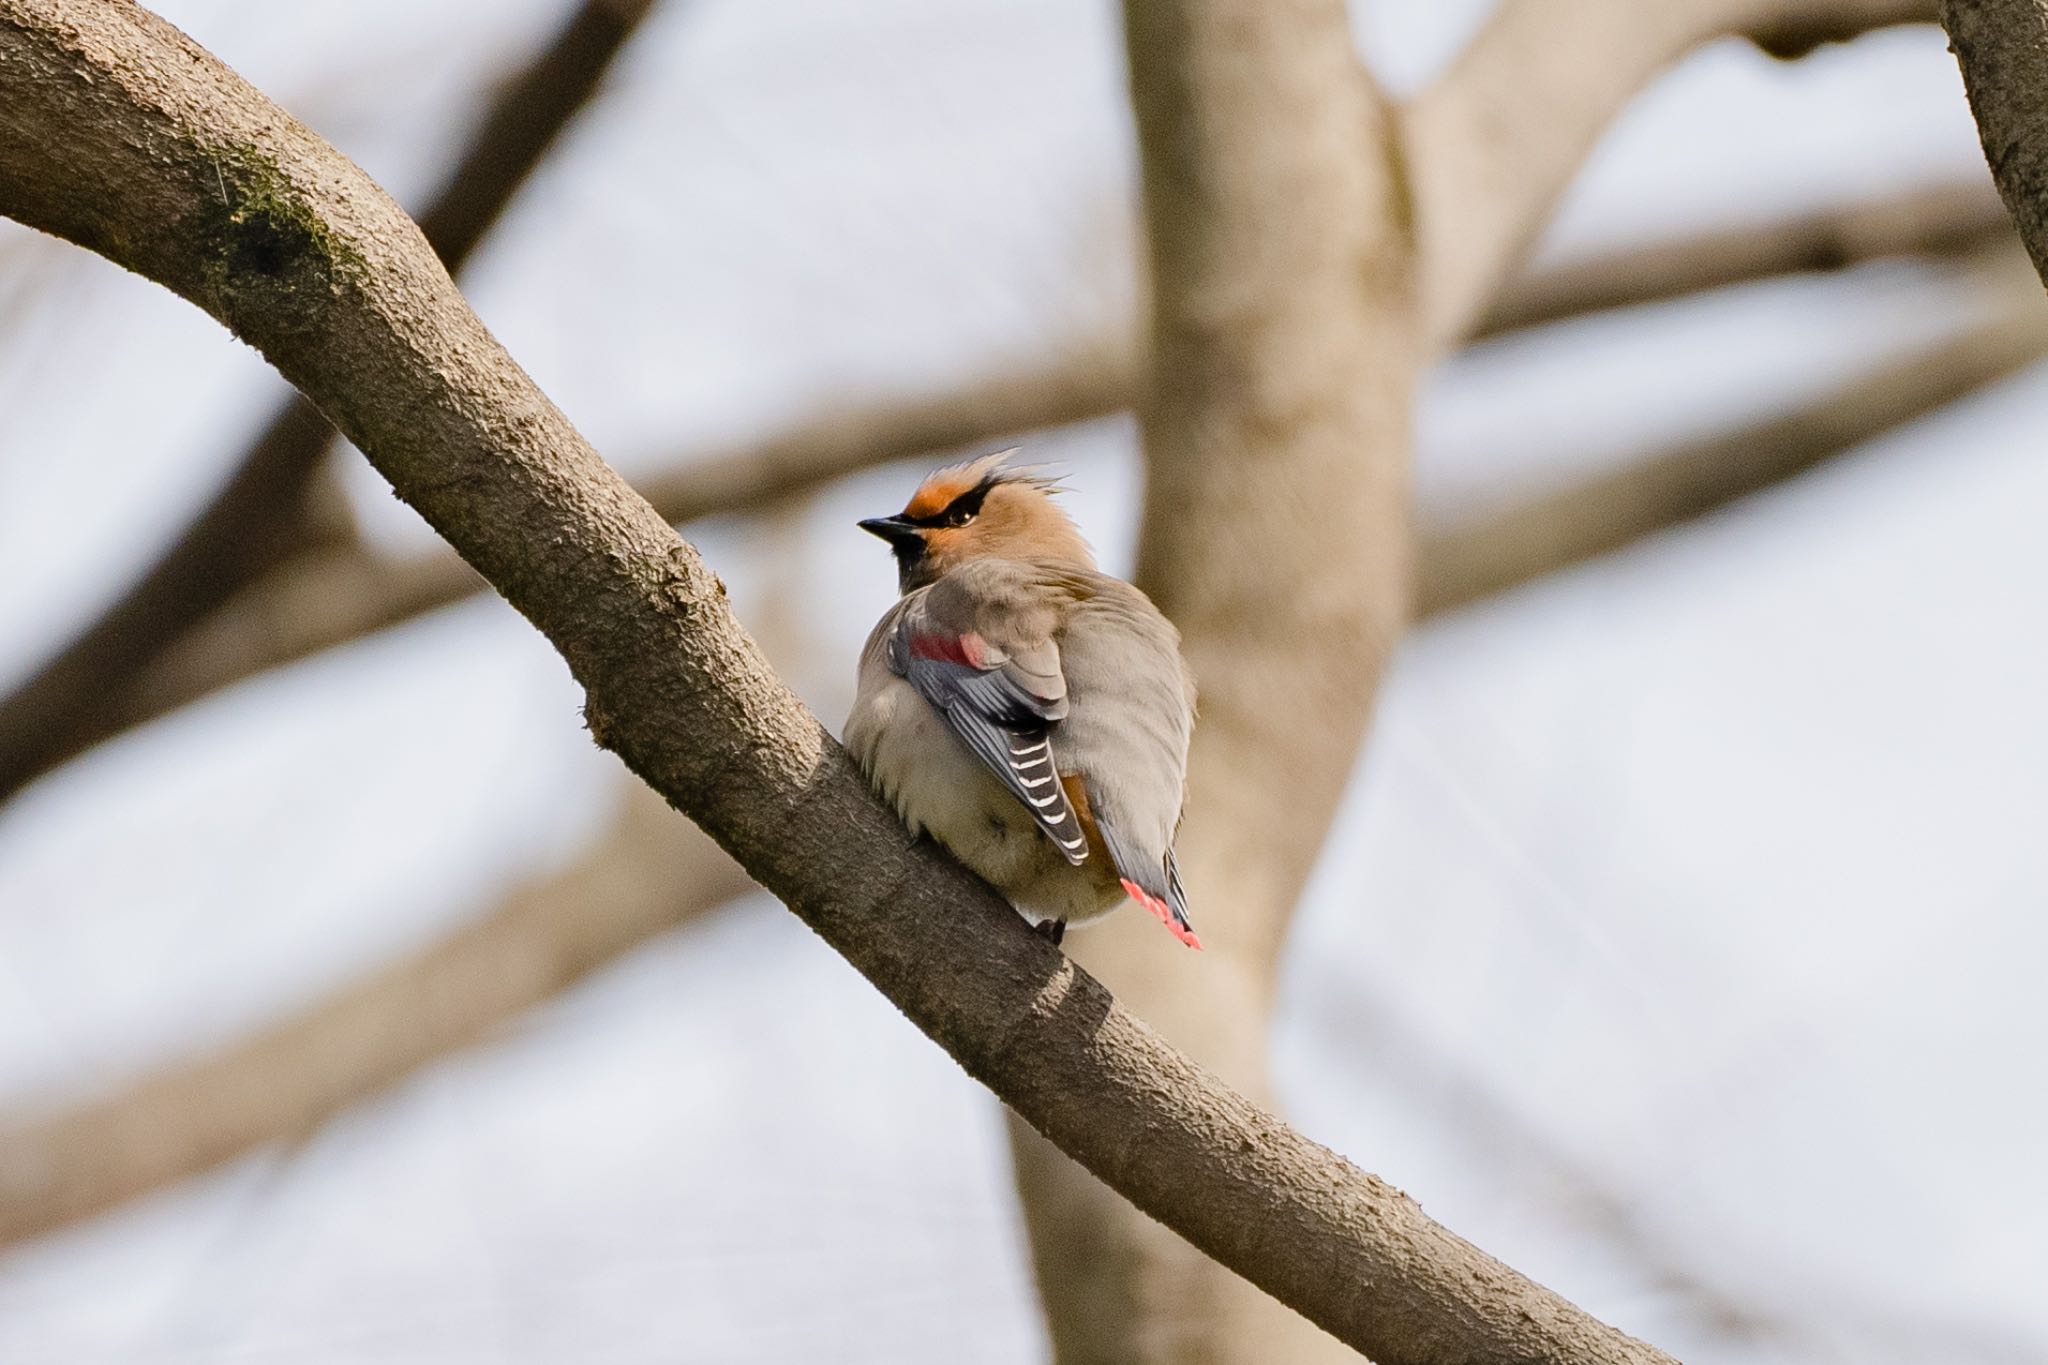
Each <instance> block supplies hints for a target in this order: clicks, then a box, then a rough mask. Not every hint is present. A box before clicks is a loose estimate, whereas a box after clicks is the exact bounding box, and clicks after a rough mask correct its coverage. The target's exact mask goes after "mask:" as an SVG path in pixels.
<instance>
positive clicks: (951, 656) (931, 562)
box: [846, 451, 1202, 948]
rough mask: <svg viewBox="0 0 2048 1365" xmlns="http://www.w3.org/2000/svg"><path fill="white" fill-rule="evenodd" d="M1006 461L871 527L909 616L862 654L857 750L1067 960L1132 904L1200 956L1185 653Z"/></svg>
mask: <svg viewBox="0 0 2048 1365" xmlns="http://www.w3.org/2000/svg"><path fill="white" fill-rule="evenodd" d="M1011 453H1012V452H1010V451H1003V452H1001V453H999V454H996V455H990V456H986V457H984V458H982V459H979V460H973V461H970V462H968V463H966V464H960V465H953V466H949V467H947V468H945V469H941V470H939V471H937V472H936V473H934V474H932V475H931V476H930V477H929V478H927V479H925V481H924V482H923V483H922V484H921V485H919V487H918V490H917V492H916V494H915V495H914V496H912V498H911V499H910V503H909V505H908V506H906V507H905V508H904V509H903V511H902V512H901V513H899V514H897V515H896V516H893V517H876V518H874V519H872V520H868V521H863V522H862V523H861V528H862V529H863V530H866V531H869V532H871V533H873V534H874V535H877V536H880V537H881V538H882V539H883V540H885V541H887V542H888V543H889V546H890V548H891V549H892V550H894V551H895V553H896V567H897V582H898V587H899V589H900V590H901V592H902V594H903V596H902V598H901V600H899V601H898V602H897V603H896V605H895V606H893V607H891V608H890V609H889V611H888V612H887V613H885V614H884V615H883V617H882V619H881V621H880V622H879V623H878V624H877V625H876V626H875V629H874V633H873V634H871V635H870V636H869V637H868V642H867V645H866V647H865V648H864V649H863V650H862V651H861V660H860V685H859V690H858V692H857V694H856V695H855V698H854V703H853V714H852V715H851V716H850V717H849V718H848V720H847V723H846V745H847V748H848V749H850V750H851V751H852V753H853V756H854V759H855V761H857V762H858V763H859V764H860V766H861V769H862V771H863V772H865V773H866V774H867V777H868V781H869V782H871V783H872V784H873V785H874V787H875V789H876V790H877V791H878V792H880V793H881V795H882V796H883V798H884V799H886V800H887V801H888V802H889V803H890V804H891V805H893V806H894V807H895V808H896V812H897V814H899V815H900V816H901V817H902V818H903V822H904V823H905V824H906V825H908V826H909V827H910V829H911V832H912V833H915V834H928V835H930V836H931V837H932V838H933V839H936V840H937V841H938V842H939V843H941V844H943V845H945V847H946V848H947V849H948V850H950V851H951V852H952V854H953V856H954V857H956V858H958V859H959V860H960V861H961V862H963V863H965V864H966V865H967V866H968V867H970V868H972V869H973V870H974V871H975V872H976V873H978V874H980V876H981V877H982V879H983V880H984V881H987V882H988V883H990V884H991V885H992V886H994V887H995V888H996V889H997V890H998V891H1001V892H1002V893H1003V894H1004V895H1005V896H1006V897H1008V898H1009V901H1010V903H1011V904H1012V905H1014V906H1016V907H1017V910H1018V912H1019V913H1020V914H1022V915H1023V916H1024V918H1025V919H1027V920H1029V921H1030V922H1031V923H1032V924H1033V925H1035V926H1037V927H1038V929H1039V931H1040V932H1041V933H1043V934H1045V935H1046V936H1047V937H1048V938H1050V939H1052V941H1053V942H1055V943H1057V942H1059V941H1060V939H1061V936H1062V935H1063V934H1064V933H1065V932H1066V926H1067V925H1069V924H1079V923H1083V922H1085V921H1087V920H1091V919H1094V918H1096V917H1098V916H1100V915H1103V914H1106V913H1108V912H1109V911H1110V910H1112V909H1114V908H1116V906H1118V905H1119V904H1121V903H1122V902H1123V901H1124V900H1125V899H1126V898H1128V899H1130V900H1134V901H1136V902H1137V903H1138V904H1140V905H1142V906H1144V907H1145V908H1146V909H1147V910H1149V911H1151V912H1152V914H1153V915H1155V916H1157V917H1158V919H1159V922H1160V923H1162V924H1164V925H1165V926H1166V927H1167V928H1168V929H1170V930H1172V931H1173V933H1174V935H1175V937H1177V938H1179V939H1180V941H1181V942H1183V943H1185V944H1187V945H1188V946H1189V947H1191V948H1199V947H1201V946H1202V944H1201V940H1200V939H1198V938H1196V937H1195V932H1194V927H1193V926H1192V925H1191V924H1190V923H1189V921H1188V912H1187V903H1186V897H1185V896H1184V894H1183V893H1182V891H1181V885H1180V875H1179V873H1178V872H1177V871H1176V870H1175V868H1174V863H1173V835H1174V830H1175V829H1176V827H1177V826H1178V825H1179V824H1180V812H1181V802H1182V798H1183V794H1184V789H1185V784H1186V776H1187V758H1188V737H1189V734H1190V733H1191V731H1192V730H1193V728H1194V718H1195V705H1194V703H1195V694H1194V683H1193V681H1192V679H1191V678H1190V677H1189V675H1188V671H1187V665H1186V664H1185V663H1183V662H1182V660H1181V657H1180V635H1179V633H1178V632H1177V631H1175V630H1174V628H1173V626H1172V625H1171V624H1170V623H1169V622H1168V621H1167V619H1166V618H1165V617H1164V616H1162V615H1161V614H1160V612H1159V609H1158V608H1157V607H1155V606H1153V605H1152V603H1151V600H1150V599H1149V598H1147V597H1146V596H1145V595H1144V594H1143V593H1141V592H1139V591H1138V590H1137V589H1136V588H1134V587H1132V586H1131V585H1130V584H1128V583H1125V582H1123V581H1121V580H1120V579H1116V578H1112V577H1110V576H1109V575H1107V574H1104V573H1101V572H1099V571H1097V569H1096V567H1095V561H1094V557H1093V556H1092V555H1091V554H1090V553H1089V550H1088V546H1087V544H1086V543H1085V542H1084V541H1083V540H1082V539H1081V535H1080V532H1079V531H1077V530H1076V529H1075V527H1074V523H1073V521H1072V520H1071V519H1070V518H1069V517H1068V516H1067V514H1066V512H1065V511H1064V510H1062V508H1061V507H1060V505H1059V504H1058V503H1057V502H1056V501H1054V499H1053V496H1052V494H1053V491H1054V488H1053V485H1052V483H1051V482H1050V481H1049V480H1047V479H1045V478H1043V477H1042V476H1040V475H1038V474H1035V473H1033V472H1031V471H1029V470H1020V469H1015V468H1011V467H1008V466H1006V465H1005V463H1004V461H1005V460H1006V458H1007V457H1008V456H1009V455H1010V454H1011Z"/></svg>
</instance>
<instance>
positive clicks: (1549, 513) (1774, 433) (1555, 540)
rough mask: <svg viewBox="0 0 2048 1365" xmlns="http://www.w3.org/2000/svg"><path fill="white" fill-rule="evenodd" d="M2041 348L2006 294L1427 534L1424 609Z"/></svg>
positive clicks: (1903, 417) (2039, 329) (1679, 512)
mask: <svg viewBox="0 0 2048 1365" xmlns="http://www.w3.org/2000/svg"><path fill="white" fill-rule="evenodd" d="M2044 356H2048V310H2044V309H2042V308H2041V307H2040V305H2039V302H2038V301H2037V300H2034V299H2024V300H2020V299H2012V298H2011V297H2010V296H2009V295H2008V302H2007V303H2006V304H2005V305H2004V307H2003V308H2002V309H2001V310H2000V311H1999V312H1997V313H1996V314H1995V315H1994V316H1993V317H1991V318H1989V319H1988V320H1986V321H1984V322H1982V323H1979V324H1977V325H1976V326H1974V327H1972V328H1970V329H1969V330H1967V331H1965V332H1964V333H1962V334H1961V335H1959V336H1956V337H1954V338H1952V339H1949V340H1946V341H1941V342H1937V343H1935V344H1933V345H1930V346H1926V347H1923V348H1922V349H1920V350H1917V351H1915V352H1914V353H1912V354H1911V355H1908V356H1905V357H1903V358H1901V359H1899V360H1896V361H1892V362H1889V363H1886V364H1882V365H1879V366H1877V367H1876V368H1874V369H1872V370H1871V371H1870V372H1869V373H1867V374H1864V375H1859V376H1858V377H1856V378H1855V379H1853V380H1851V381H1850V382H1848V383H1846V384H1844V385H1842V386H1841V387H1840V388H1838V389H1835V390H1833V391H1832V392H1830V393H1827V394H1825V395H1823V396H1822V397H1821V398H1820V399H1818V400H1817V401H1815V402H1812V403H1809V404H1807V405H1804V406H1802V407H1800V408H1799V409H1797V410H1796V411H1793V412H1790V413H1786V414H1784V415H1783V416H1776V417H1769V418H1766V419H1764V420H1762V421H1760V422H1756V423H1754V424H1752V425H1749V426H1744V427H1738V428H1736V429H1734V430H1732V431H1726V432H1717V433H1715V434H1713V435H1711V436H1707V437H1704V438H1701V439H1699V440H1694V441H1687V442H1682V443H1680V444H1679V445H1677V446H1675V447H1673V448H1672V449H1670V450H1667V451H1664V452H1663V453H1661V454H1655V455H1651V456H1649V457H1647V458H1643V459H1637V460H1631V461H1630V462H1629V463H1628V464H1626V465H1624V466H1622V467H1621V468H1619V469H1615V470H1612V471H1610V472H1606V473H1602V474H1596V475H1594V476H1592V477H1590V478H1587V479H1583V480H1579V481H1577V482H1574V483H1572V484H1569V485H1566V486H1564V487H1561V488H1558V489H1556V490H1554V491H1552V492H1549V493H1545V494H1540V495H1537V496H1535V497H1532V498H1529V499H1526V500H1524V501H1520V502H1517V503H1515V504H1514V505H1512V506H1510V507H1508V508H1505V509H1503V510H1502V511H1500V512H1497V513H1495V514H1494V515H1492V516H1487V517H1481V518H1479V519H1477V520H1474V521H1472V522H1469V523H1467V524H1464V525H1457V526H1451V527H1446V528H1444V529H1442V530H1440V531H1438V532H1437V533H1436V534H1434V535H1431V536H1429V537H1427V538H1425V540H1424V541H1423V554H1422V563H1423V571H1422V601H1421V610H1422V611H1424V612H1425V613H1434V612H1441V611H1448V610H1451V609H1453V608H1455V607H1460V606H1463V605H1465V604H1467V603H1469V602H1472V601H1475V600H1477V599H1479V598H1482V597H1486V596H1488V595H1490V594H1493V593H1497V592H1501V591H1504V590H1505V589H1507V588H1510V587H1514V586H1516V585H1518V584H1522V583H1527V582H1529V581H1530V580H1531V579H1533V578H1535V577H1537V576H1539V575H1542V574H1547V573H1553V572H1556V571H1557V570H1559V569H1562V568H1565V567H1567V566H1569V565H1572V564H1575V563H1579V562H1582V561H1584V560H1587V559H1591V558H1593V557H1594V556H1596V555H1600V554H1605V553H1607V552H1608V551H1611V550H1614V549H1618V548H1620V547H1621V546H1623V545H1626V544H1628V543H1630V542H1631V541H1635V540H1638V539H1641V538H1642V537H1643V536H1645V535H1648V534H1650V533H1651V532H1653V531H1658V530H1662V529H1664V528H1666V527H1669V526H1674V525H1677V524H1678V523H1680V522H1684V521H1688V520H1691V519H1692V518H1694V517H1699V516H1703V515H1705V514H1706V513H1708V512H1711V511H1713V510H1715V509H1717V508H1720V507H1723V506H1726V505H1727V504H1728V503H1731V502H1733V501H1735V500H1736V499H1738V498H1742V497H1746V496H1748V495H1749V494H1751V493H1755V492H1757V491H1759V490H1761V489H1763V488H1766V487H1769V486H1771V485H1773V484H1778V483H1782V482H1784V481H1785V480H1787V479H1790V478H1793V477H1794V476H1796V475H1798V474H1801V473H1804V472H1805V471H1806V470H1808V469H1811V468H1813V467H1814V466H1815V465H1816V464H1818V463H1820V462H1821V461H1823V460H1826V459H1829V458H1831V457H1833V456H1835V455H1838V454H1840V453H1841V452H1842V451H1845V450H1849V449H1852V448H1854V447H1856V446H1858V445H1861V444H1862V443H1863V442H1865V441H1868V440H1870V439H1872V438H1873V437H1876V436H1879V435H1881V434H1883V433H1884V432H1887V431H1890V430H1892V429H1893V428H1895V427H1900V426H1903V425H1905V424H1906V423H1908V422H1910V421H1913V420H1914V419H1916V418H1919V417H1923V416H1926V415H1927V414H1928V413H1930V412H1934V411H1936V410H1938V409H1940V408H1942V407H1944V406H1946V405H1947V404H1949V403H1952V402H1954V401H1955V400H1956V399H1958V398H1961V397H1963V396H1965V395H1966V394H1970V393H1973V392H1975V391H1977V390H1978V389H1981V388H1984V387H1985V386H1987V385H1989V384H1993V383H1996V382H1997V381H1998V380H2000V379H2004V378H2006V377H2007V376H2009V375H2012V374H2014V373H2017V372H2018V371H2020V370H2022V369H2024V368H2026V367H2027V366H2029V365H2032V364H2035V363H2037V362H2038V361H2040V360H2041V359H2042V358H2043V357H2044Z"/></svg>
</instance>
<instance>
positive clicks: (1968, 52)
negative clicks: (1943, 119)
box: [1941, 0, 2048, 281]
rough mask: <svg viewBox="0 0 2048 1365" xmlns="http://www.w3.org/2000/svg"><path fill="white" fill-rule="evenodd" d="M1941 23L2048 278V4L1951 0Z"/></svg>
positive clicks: (1990, 152)
mask: <svg viewBox="0 0 2048 1365" xmlns="http://www.w3.org/2000/svg"><path fill="white" fill-rule="evenodd" d="M1941 21H1942V24H1943V26H1944V27H1946V28H1947V29H1948V37H1949V46H1950V47H1951V48H1952V49H1953V50H1954V52H1955V54H1956V63H1957V65H1959V66H1960V67H1961V68H1962V71H1963V88H1964V89H1965V90H1966V91H1967V92H1968V93H1969V97H1970V112H1971V114H1973V115H1974V116H1975V117H1976V120H1977V131H1978V133H1979V135H1980V136H1981V137H1982V138H1983V142H1984V159H1985V160H1986V161H1987V162H1989V163H1990V166H1991V178H1992V180H1993V181H1995V182H1996V183H1997V185H1998V193H1999V196H2000V197H2001V198H2003V199H2004V200H2005V206H2006V208H2007V209H2008V210H2009V211H2010V212H2011V213H2012V220H2013V223H2014V224H2015V225H2016V226H2017V227H2018V228H2019V231H2020V240H2021V241H2023V242H2025V243H2026V244H2027V254H2028V255H2029V256H2031V257H2032V258H2033V261H2034V269H2035V271H2036V273H2038V274H2039V275H2040V276H2041V278H2042V280H2043V281H2048V3H2043V0H1947V3H1946V4H1944V5H1943V6H1942V16H1941Z"/></svg>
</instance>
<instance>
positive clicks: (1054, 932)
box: [1031, 919, 1067, 948]
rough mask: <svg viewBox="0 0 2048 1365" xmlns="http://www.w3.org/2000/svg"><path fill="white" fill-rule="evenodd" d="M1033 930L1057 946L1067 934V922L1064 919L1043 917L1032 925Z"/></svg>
mask: <svg viewBox="0 0 2048 1365" xmlns="http://www.w3.org/2000/svg"><path fill="white" fill-rule="evenodd" d="M1031 932H1032V933H1034V934H1037V935H1038V936H1039V937H1040V938H1042V939H1044V940H1046V942H1048V943H1050V944H1052V946H1053V947H1055V948H1057V947H1059V946H1060V943H1061V942H1062V941H1063V940H1064V939H1065V938H1066V936H1067V922H1066V921H1065V920H1063V919H1042V920H1040V921H1039V922H1038V923H1036V924H1034V925H1032V926H1031Z"/></svg>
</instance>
